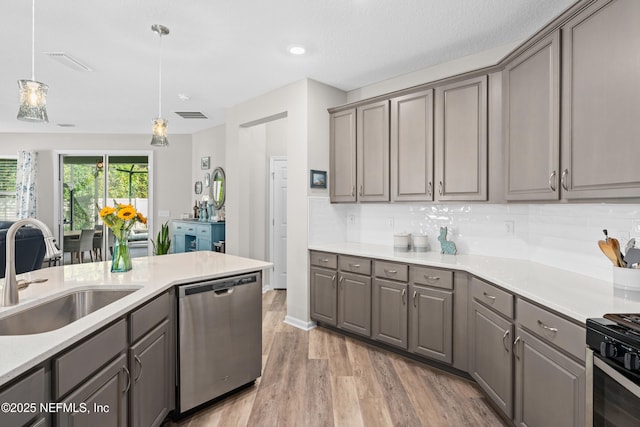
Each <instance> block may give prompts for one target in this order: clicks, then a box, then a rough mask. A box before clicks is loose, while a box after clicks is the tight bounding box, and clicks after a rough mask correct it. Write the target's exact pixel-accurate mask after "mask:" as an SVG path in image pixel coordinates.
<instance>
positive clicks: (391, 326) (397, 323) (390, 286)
mask: <svg viewBox="0 0 640 427" xmlns="http://www.w3.org/2000/svg"><path fill="white" fill-rule="evenodd" d="M407 289H408V285H407V284H406V283H399V282H392V281H390V280H382V279H374V281H373V301H372V303H373V308H372V310H371V312H372V313H371V315H372V317H373V321H372V323H373V330H372V335H371V337H372V338H373V339H375V340H377V341H381V342H384V343H387V344H391V345H393V346H396V347H399V348H402V349H404V350H406V349H407V345H408V339H407V338H408V337H407V326H408V325H407V313H408V310H407V298H408V296H407Z"/></svg>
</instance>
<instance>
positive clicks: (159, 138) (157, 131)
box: [151, 117, 169, 147]
mask: <svg viewBox="0 0 640 427" xmlns="http://www.w3.org/2000/svg"><path fill="white" fill-rule="evenodd" d="M167 124H169V121H168V120H165V119H163V118H162V117H158V118H157V119H153V138H151V145H153V146H154V147H166V146H167V145H169V140H168V139H167Z"/></svg>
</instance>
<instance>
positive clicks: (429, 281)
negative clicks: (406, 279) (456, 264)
mask: <svg viewBox="0 0 640 427" xmlns="http://www.w3.org/2000/svg"><path fill="white" fill-rule="evenodd" d="M409 271H410V277H411V282H412V283H415V284H418V285H426V286H432V287H435V288H442V289H453V271H447V270H440V269H437V268H429V267H418V266H415V265H412V266H411V268H410V269H409Z"/></svg>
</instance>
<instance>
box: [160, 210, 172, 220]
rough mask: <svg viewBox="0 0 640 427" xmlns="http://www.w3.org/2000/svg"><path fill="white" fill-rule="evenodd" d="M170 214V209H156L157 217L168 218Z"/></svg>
mask: <svg viewBox="0 0 640 427" xmlns="http://www.w3.org/2000/svg"><path fill="white" fill-rule="evenodd" d="M170 216H171V211H158V217H160V218H169V217H170Z"/></svg>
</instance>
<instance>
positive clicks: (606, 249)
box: [598, 239, 620, 267]
mask: <svg viewBox="0 0 640 427" xmlns="http://www.w3.org/2000/svg"><path fill="white" fill-rule="evenodd" d="M608 240H609V239H607V241H604V240H598V246H599V247H600V250H601V251H602V253H603V254H605V256H606V257H607V258H609V259H610V260H611V262H612V263H613V265H615V266H616V267H620V264H619V263H618V256H617V255H616V252H615V251H614V250H613V247H611V245H609V243H608Z"/></svg>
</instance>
